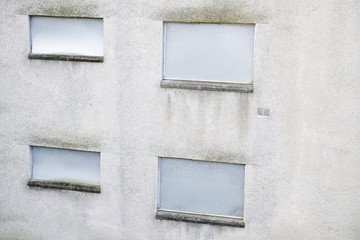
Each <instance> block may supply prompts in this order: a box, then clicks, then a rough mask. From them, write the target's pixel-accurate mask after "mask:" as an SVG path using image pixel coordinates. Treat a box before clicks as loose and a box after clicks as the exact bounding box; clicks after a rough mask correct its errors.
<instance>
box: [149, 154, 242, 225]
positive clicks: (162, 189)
mask: <svg viewBox="0 0 360 240" xmlns="http://www.w3.org/2000/svg"><path fill="white" fill-rule="evenodd" d="M244 177H245V165H243V164H233V163H222V162H210V161H199V160H190V159H179V158H166V157H160V158H159V179H158V181H159V182H158V206H157V208H158V211H157V215H156V217H157V218H159V219H167V220H179V221H188V222H199V223H211V224H217V225H227V226H237V227H244V222H243V206H244ZM195 219H197V220H195Z"/></svg>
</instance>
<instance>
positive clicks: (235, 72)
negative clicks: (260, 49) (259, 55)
mask: <svg viewBox="0 0 360 240" xmlns="http://www.w3.org/2000/svg"><path fill="white" fill-rule="evenodd" d="M254 29H255V25H254V24H214V23H171V22H167V23H164V57H163V58H164V63H163V79H164V80H193V81H210V82H224V83H227V82H228V83H244V84H249V83H251V82H252V68H253V51H254Z"/></svg>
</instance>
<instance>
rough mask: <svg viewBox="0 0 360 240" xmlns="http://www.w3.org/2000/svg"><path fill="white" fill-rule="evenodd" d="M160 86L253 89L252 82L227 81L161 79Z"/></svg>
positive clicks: (246, 91) (242, 90)
mask: <svg viewBox="0 0 360 240" xmlns="http://www.w3.org/2000/svg"><path fill="white" fill-rule="evenodd" d="M160 86H161V87H163V88H178V89H192V90H207V91H225V92H241V93H252V92H253V91H254V86H253V84H252V83H227V82H207V81H192V80H172V79H163V80H162V81H161V83H160Z"/></svg>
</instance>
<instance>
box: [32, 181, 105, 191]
mask: <svg viewBox="0 0 360 240" xmlns="http://www.w3.org/2000/svg"><path fill="white" fill-rule="evenodd" d="M27 185H28V186H29V187H42V188H53V189H63V190H71V191H80V192H91V193H100V186H99V185H91V184H79V183H68V182H55V181H46V180H35V179H30V180H29V181H28V183H27Z"/></svg>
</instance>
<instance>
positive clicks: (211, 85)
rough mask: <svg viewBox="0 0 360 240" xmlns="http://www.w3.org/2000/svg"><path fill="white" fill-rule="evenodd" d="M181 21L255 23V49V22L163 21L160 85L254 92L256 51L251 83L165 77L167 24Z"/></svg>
mask: <svg viewBox="0 0 360 240" xmlns="http://www.w3.org/2000/svg"><path fill="white" fill-rule="evenodd" d="M168 23H179V24H220V25H253V26H254V41H253V48H254V50H255V31H256V24H255V23H218V22H179V21H163V45H162V80H161V82H160V87H162V88H176V89H189V90H207V91H226V92H241V93H252V92H253V91H254V85H253V72H254V52H255V51H253V53H252V78H251V82H250V83H241V82H221V81H210V80H209V81H207V80H201V81H199V80H190V79H172V78H166V77H165V70H166V69H165V64H166V56H165V55H166V45H167V40H166V37H167V33H166V24H168Z"/></svg>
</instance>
